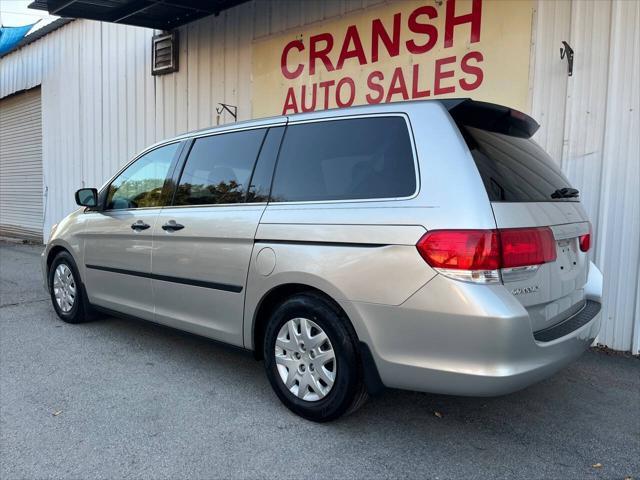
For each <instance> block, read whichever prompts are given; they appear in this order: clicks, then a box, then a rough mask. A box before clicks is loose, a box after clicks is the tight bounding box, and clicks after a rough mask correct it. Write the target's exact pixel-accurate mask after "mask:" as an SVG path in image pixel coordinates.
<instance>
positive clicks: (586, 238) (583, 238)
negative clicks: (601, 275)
mask: <svg viewBox="0 0 640 480" xmlns="http://www.w3.org/2000/svg"><path fill="white" fill-rule="evenodd" d="M578 240H579V243H580V251H581V252H588V251H589V249H590V248H591V223H589V233H587V234H586V235H580V238H579V239H578Z"/></svg>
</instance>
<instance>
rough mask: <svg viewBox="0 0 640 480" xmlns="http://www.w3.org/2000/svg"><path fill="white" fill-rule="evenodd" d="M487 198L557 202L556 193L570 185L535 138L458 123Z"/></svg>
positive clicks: (560, 198) (507, 200) (573, 198)
mask: <svg viewBox="0 0 640 480" xmlns="http://www.w3.org/2000/svg"><path fill="white" fill-rule="evenodd" d="M460 130H461V132H462V134H463V136H464V138H465V140H466V142H467V146H468V147H469V150H470V151H471V155H472V156H473V159H474V161H475V163H476V166H477V167H478V171H479V172H480V176H481V177H482V181H483V183H484V186H485V189H486V190H487V194H488V195H489V200H491V201H496V202H500V201H502V202H551V201H553V202H561V201H565V202H566V201H574V202H577V201H579V199H578V198H577V194H576V196H573V197H568V198H563V196H562V195H559V194H558V193H556V192H559V191H560V190H562V189H568V188H571V186H570V185H569V181H568V180H567V178H566V177H565V176H564V175H563V174H562V172H561V171H560V169H559V168H558V166H556V164H555V163H554V162H553V160H552V159H551V157H550V156H549V155H548V154H547V153H546V152H545V151H544V150H543V149H542V147H540V146H539V145H538V144H537V143H536V142H535V141H533V140H531V139H529V138H521V137H515V136H510V135H503V134H501V133H494V132H489V131H486V130H482V129H478V128H473V127H468V126H461V127H460Z"/></svg>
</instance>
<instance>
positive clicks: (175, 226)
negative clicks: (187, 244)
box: [162, 220, 184, 232]
mask: <svg viewBox="0 0 640 480" xmlns="http://www.w3.org/2000/svg"><path fill="white" fill-rule="evenodd" d="M183 228H184V225H180V224H179V223H176V221H175V220H169V221H168V222H167V223H165V224H164V225H162V229H163V230H164V231H165V232H175V231H176V230H182V229H183Z"/></svg>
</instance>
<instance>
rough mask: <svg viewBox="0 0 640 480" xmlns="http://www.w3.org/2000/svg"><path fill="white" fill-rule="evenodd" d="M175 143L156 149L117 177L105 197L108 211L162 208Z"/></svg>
mask: <svg viewBox="0 0 640 480" xmlns="http://www.w3.org/2000/svg"><path fill="white" fill-rule="evenodd" d="M177 149H178V143H172V144H170V145H165V146H163V147H160V148H156V149H155V150H152V151H151V152H149V153H146V154H145V155H143V156H141V157H140V158H138V159H137V160H136V161H135V162H133V163H132V164H131V165H129V167H127V168H126V169H125V170H124V171H123V172H122V173H120V175H118V176H117V177H116V178H115V180H113V182H111V185H109V191H108V193H107V204H106V206H107V208H108V209H111V210H120V209H124V208H149V207H158V206H160V205H163V203H164V199H163V198H162V191H163V186H164V183H165V179H166V177H167V173H168V172H169V166H170V165H171V161H172V160H173V157H174V155H175V153H176V151H177Z"/></svg>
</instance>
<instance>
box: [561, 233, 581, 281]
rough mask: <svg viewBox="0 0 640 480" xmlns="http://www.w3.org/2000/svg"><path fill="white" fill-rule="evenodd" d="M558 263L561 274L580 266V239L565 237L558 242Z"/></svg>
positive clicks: (570, 271)
mask: <svg viewBox="0 0 640 480" xmlns="http://www.w3.org/2000/svg"><path fill="white" fill-rule="evenodd" d="M556 254H557V258H556V265H557V267H558V270H559V273H560V274H561V275H563V274H564V275H566V274H570V273H573V272H574V270H576V269H577V268H578V239H577V238H565V239H562V240H558V241H557V242H556Z"/></svg>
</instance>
